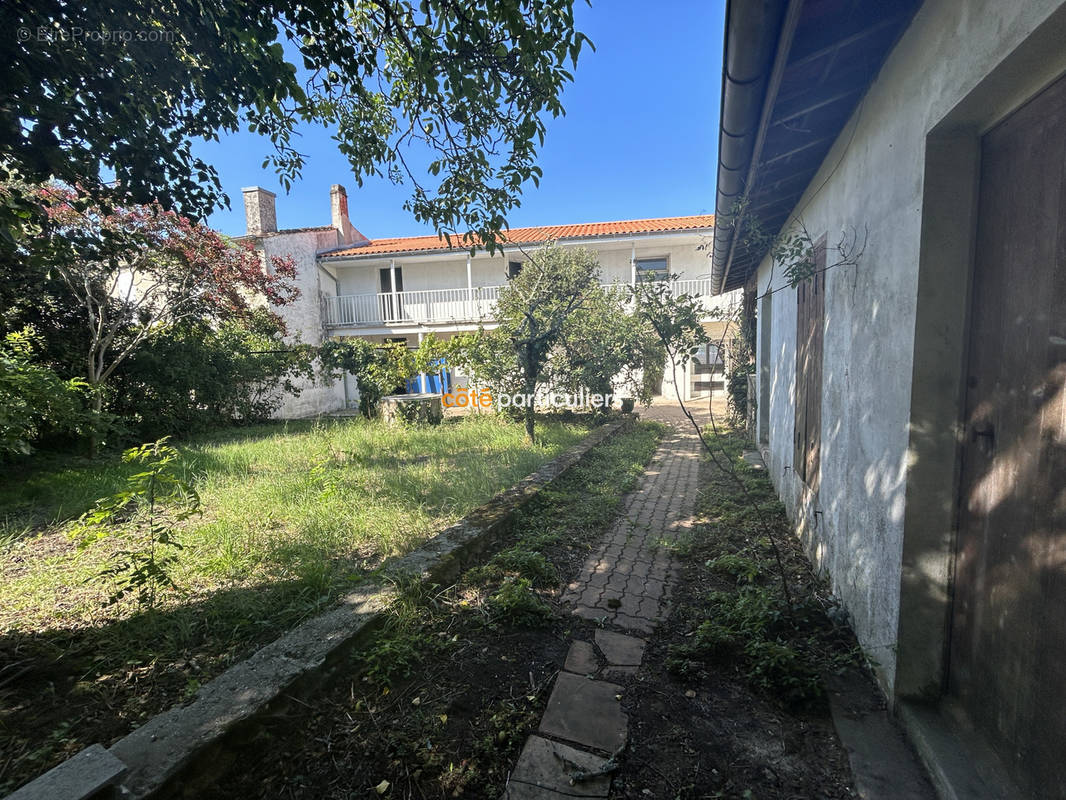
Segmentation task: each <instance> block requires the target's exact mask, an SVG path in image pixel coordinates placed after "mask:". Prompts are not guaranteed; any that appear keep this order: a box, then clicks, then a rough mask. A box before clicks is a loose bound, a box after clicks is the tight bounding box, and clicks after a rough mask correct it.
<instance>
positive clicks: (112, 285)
mask: <svg viewBox="0 0 1066 800" xmlns="http://www.w3.org/2000/svg"><path fill="white" fill-rule="evenodd" d="M40 194H41V197H42V203H43V204H44V206H45V207H46V208H47V210H48V214H49V216H50V218H51V219H52V221H53V227H52V228H51V236H50V237H49V238H48V240H47V243H48V245H49V253H50V256H51V258H50V261H51V263H52V265H53V266H52V269H53V271H54V272H55V273H56V274H57V275H58V276H59V277H60V279H61V280H62V282H63V284H64V285H65V286H66V288H67V290H68V291H69V292H70V293H71V295H72V296H73V297H75V298H76V299H77V301H78V304H79V305H80V306H81V310H82V313H83V321H84V323H85V328H84V336H85V338H84V340H83V351H82V353H83V357H84V366H85V379H86V381H87V383H88V384H89V387H90V390H91V404H92V411H93V414H94V415H95V416H96V418H97V421H99V417H100V413H101V411H102V408H103V400H104V397H103V390H104V388H105V386H106V384H107V381H108V379H109V378H110V377H111V375H112V374H113V373H114V372H115V370H116V369H117V368H118V367H119V366H120V365H121V364H122V363H123V362H124V361H125V360H126V359H128V358H129V357H130V355H131V354H132V353H134V352H135V351H136V350H137V348H139V347H140V346H141V345H142V344H143V343H144V342H145V341H146V340H147V339H148V338H149V337H150V336H152V335H153V334H154V333H155V332H157V331H159V330H161V329H165V328H167V327H170V326H175V325H179V324H181V323H182V322H185V321H188V320H200V321H206V322H209V323H213V324H222V323H224V322H226V321H229V320H242V319H243V320H246V319H250V318H251V317H252V316H253V315H254V314H255V313H256V309H261V308H262V307H263V303H264V302H265V303H266V305H267V306H268V307H269V306H280V305H284V304H286V303H288V302H291V301H292V300H294V299H295V298H296V297H297V296H298V292H297V290H296V288H295V286H294V285H293V283H292V279H293V278H294V277H295V274H296V268H295V265H294V263H293V261H292V259H291V258H278V257H274V258H272V259H271V261H270V264H269V265H267V266H265V265H264V264H263V262H262V260H261V258H260V256H259V254H258V253H256V252H255V250H254V249H253V248H252V247H251V245H248V244H238V243H235V242H233V241H231V240H228V239H226V238H225V237H223V236H222V235H221V234H219V233H217V232H215V231H213V230H211V229H210V228H208V227H206V226H203V225H199V224H196V223H194V222H192V221H190V220H189V219H188V218H186V217H181V216H179V215H177V214H175V213H174V212H171V211H165V210H164V209H163V208H162V206H160V205H159V204H158V203H152V204H149V205H145V206H134V207H132V208H124V209H119V210H117V211H113V212H110V213H107V212H104V211H101V210H99V209H96V208H94V207H88V208H87V209H85V210H82V208H83V207H84V206H83V204H81V203H79V202H77V195H76V194H75V193H73V192H69V191H65V190H61V189H58V188H55V187H43V188H42V189H41V192H40ZM87 242H88V243H93V242H106V243H107V244H106V245H105V246H104V247H101V248H97V247H92V246H87V247H85V248H84V249H82V248H81V247H80V245H81V244H83V243H87ZM105 254H106V255H105ZM267 313H270V314H273V312H272V311H269V308H268V310H267ZM275 316H276V315H275ZM277 322H278V324H280V323H281V320H280V318H277ZM94 439H95V437H94Z"/></svg>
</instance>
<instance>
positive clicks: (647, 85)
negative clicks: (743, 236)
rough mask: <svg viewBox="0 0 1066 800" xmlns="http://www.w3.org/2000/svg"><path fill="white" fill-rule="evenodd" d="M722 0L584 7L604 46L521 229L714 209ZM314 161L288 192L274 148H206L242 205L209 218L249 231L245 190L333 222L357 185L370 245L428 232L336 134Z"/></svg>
mask: <svg viewBox="0 0 1066 800" xmlns="http://www.w3.org/2000/svg"><path fill="white" fill-rule="evenodd" d="M724 5H725V3H724V0H594V3H593V6H592V7H588V6H586V5H585V3H584V2H582V0H578V3H577V5H576V8H575V13H576V15H577V19H578V28H579V29H580V30H582V31H584V32H585V33H586V34H587V35H588V36H589V37H590V38H591V39H592V41H593V43H594V44H595V45H596V52H592V51H591V50H587V49H586V50H585V51H584V52H583V53H582V55H581V58H580V60H579V62H578V68H577V70H576V72H575V75H574V83H572V84H570V85H569V86H568V87H567V89H566V91H565V93H564V96H563V105H564V106H565V107H566V111H567V113H566V116H565V117H560V118H559V119H555V120H549V122H548V131H547V137H546V141H545V144H544V147H543V148H541V150H540V155H539V164H540V166H541V168H542V169H543V170H544V177H543V179H542V180H541V184H540V188H537V187H535V186H533V185H532V184H528V185H527V186H526V187H525V193H524V195H523V199H522V205H521V207H520V208H518V209H516V210H515V211H513V212H512V213H511V214H510V215H509V219H508V222H509V223H510V225H511V227H522V226H527V225H552V224H562V223H570V222H597V221H603V220H616V219H636V218H642V217H668V216H679V215H684V214H709V213H712V212H713V211H714V171H715V170H714V167H715V159H716V157H717V140H718V106H719V94H720V91H721V64H722V28H723V19H724V13H725V12H724ZM302 134H303V135H302V137H301V139H300V140H299V142H298V143H297V147H298V148H299V149H300V150H301V152H304V153H306V154H307V155H308V158H307V163H306V165H305V167H304V171H303V176H302V178H301V179H300V180H299V181H298V182H297V183H296V184H295V185H294V186H293V188H292V190H291V191H290V192H289V193H288V194H286V192H285V190H284V189H282V188H281V186H280V185H279V184H278V181H277V180H276V178H275V176H274V174H273V172H272V171H271V170H269V169H266V170H264V169H262V161H263V157H264V155H266V154H267V153H268V152H269V149H270V144H269V142H268V141H266V140H263V139H260V138H258V137H256V136H254V135H253V134H249V133H240V134H235V135H232V136H228V137H224V138H223V139H222V140H221V141H220V142H218V143H215V142H209V143H203V144H200V145H199V146H198V147H197V148H196V151H197V154H198V155H200V156H201V157H203V158H205V160H207V161H208V162H209V163H211V164H213V165H214V166H215V167H216V169H218V171H219V175H220V176H221V179H222V186H223V189H224V190H225V191H226V193H227V194H228V195H229V196H230V202H231V205H232V207H231V208H230V209H229V210H221V211H217V212H216V213H215V214H213V215H212V216H211V218H210V219H209V223H210V224H211V226H212V227H214V228H216V229H218V230H221V231H222V232H223V233H227V234H231V235H237V234H240V233H243V232H244V211H243V208H242V206H241V193H240V190H241V188H242V187H244V186H253V185H259V186H264V187H266V188H268V189H270V190H272V191H274V192H276V193H277V195H278V199H277V204H278V207H277V210H278V225H279V227H283V228H295V227H304V226H310V225H325V224H328V223H329V187H330V185H331V184H334V183H340V184H343V185H344V186H346V187H347V189H348V205H349V212H350V216H351V219H352V223H353V224H354V225H355V226H356V227H357V228H358V229H359V230H360V231H362V232H363V233H364V234H365V235H366V236H369V237H370V238H380V237H387V236H406V235H415V234H419V233H430V232H431V229H430V228H429V227H428V226H425V225H420V224H419V223H418V222H416V221H415V219H414V217H412V216H411V215H410V214H409V213H408V212H407V211H404V209H403V203H404V200H406V199H407V197H408V195H409V192H410V187H409V186H404V185H401V186H394V185H392V184H391V183H390V182H389V181H388V180H384V179H382V180H372V181H367V182H366V183H365V184H364V185H363V187H362V188H359V187H357V186H356V185H355V180H354V178H353V177H352V174H351V171H350V169H349V166H348V161H347V159H346V158H345V157H344V156H342V155H341V154H340V153H338V152H337V149H336V144H335V142H334V141H333V139H332V138H331V136H330V133H329V131H327V130H325V129H323V128H307V129H304V130H303V131H302Z"/></svg>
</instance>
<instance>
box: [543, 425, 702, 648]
mask: <svg viewBox="0 0 1066 800" xmlns="http://www.w3.org/2000/svg"><path fill="white" fill-rule="evenodd" d="M665 410H666V409H663V408H662V407H659V408H657V407H655V406H653V407H652V408H651V409H649V412H650V413H649V414H648V415H647V416H650V417H652V418H653V419H654V418H663V417H666V419H667V420H669V421H670V422H671V423H672V425H671V430H670V431H669V432H668V433H667V434H666V435H665V436H664V437H663V440H662V442H661V443H660V444H659V449H658V450H657V451H656V453H655V455H654V457H653V458H652V460H651V463H650V464H649V465H648V468H647V470H646V471H645V473H644V477H643V479H642V480H641V482H640V486H639V487H638V488H637V490H636V491H635V492H633V493H632V494H630V495H628V496H627V497H626V499H625V501H624V502H625V505H624V507H623V510H622V513H621V514H620V515H619V517H618V519H617V520H616V521H615V523H614V525H613V526H612V527H611V529H610V531H608V533H607V536H606V538H605V539H604V540H603V542H601V544H600V546H599V548H598V549H597V550H596V551H594V552H593V553H592V555H590V556H589V558H588V560H587V561H586V562H585V565H584V566H583V567H582V569H581V571H580V572H579V573H578V574H577V576H576V577H575V578H574V580H573V581H572V582H571V583H570V585H569V586H567V591H566V592H565V594H564V595H563V602H566V603H571V604H572V605H573V607H574V613H575V614H578V615H580V616H582V617H585V618H586V619H592V620H603V621H604V622H606V623H609V624H611V625H617V626H618V627H620V628H625V629H627V630H631V631H637V632H639V633H651V631H652V630H653V629H654V628H655V625H656V623H658V622H659V621H660V620H662V618H663V616H664V614H665V611H666V601H667V593H668V591H669V587H670V583H671V582H672V581H673V579H674V563H673V559H672V558H671V554H670V545H672V544H673V543H674V542H675V541H676V540H677V537H678V535H679V534H681V533H682V532H683V531H684V530H685V529H687V528H689V527H690V526H691V524H692V510H693V507H694V506H695V501H696V491H697V490H698V488H699V486H698V482H697V476H698V472H699V448H700V444H699V440H698V438H697V437H696V434H695V432H694V431H692V429H691V426H690V427H689V428H688V430H686V429H685V428H682V427H681V424H682V423H681V422H680V421H677V420H676V419H670V417H668V416H667V415H666V414H665V413H663V412H664V411H665ZM656 412H659V413H656ZM684 424H685V425H687V424H688V423H687V421H686V422H685V423H684Z"/></svg>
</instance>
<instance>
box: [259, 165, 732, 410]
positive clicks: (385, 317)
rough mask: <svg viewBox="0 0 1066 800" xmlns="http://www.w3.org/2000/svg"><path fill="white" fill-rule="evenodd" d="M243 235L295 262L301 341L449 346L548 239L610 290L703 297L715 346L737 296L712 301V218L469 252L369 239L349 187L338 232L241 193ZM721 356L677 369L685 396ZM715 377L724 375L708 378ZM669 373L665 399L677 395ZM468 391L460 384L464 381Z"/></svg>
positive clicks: (294, 308) (488, 313)
mask: <svg viewBox="0 0 1066 800" xmlns="http://www.w3.org/2000/svg"><path fill="white" fill-rule="evenodd" d="M243 193H244V204H245V217H246V222H247V232H246V235H245V237H242V238H245V239H247V240H248V241H252V242H254V244H255V246H256V247H257V248H260V249H261V250H262V251H263V252H264V253H265V254H267V255H291V256H292V257H293V258H294V259H295V261H296V265H297V284H298V286H299V288H300V291H301V296H300V299H299V300H298V301H297V302H296V303H295V304H293V305H291V306H288V307H284V308H282V309H281V310H280V311H281V313H282V315H283V316H284V317H285V318H286V321H287V322H288V326H289V330H290V332H291V333H293V334H298V335H299V337H300V339H301V341H303V342H305V343H312V344H318V343H320V342H321V341H323V339H324V338H326V337H353V336H358V337H362V338H365V339H368V340H370V341H373V342H380V343H385V342H399V343H402V344H406V345H407V346H409V347H416V346H417V345H418V343H419V342H420V341H422V338H423V337H424V336H425V335H426V334H428V333H434V334H435V335H437V336H438V337H439V338H442V339H447V338H448V337H450V336H452V335H454V334H455V333H457V332H459V331H469V330H475V329H477V328H478V326H479V325H484V326H485V327H486V328H491V327H493V326H494V325H495V324H496V322H495V320H494V317H493V313H494V303H495V300H496V297H497V295H498V293H499V290H500V288H501V287H502V286H504V285H506V283H507V280H508V279H509V278H510V277H513V276H514V275H516V274H517V273H518V271H519V270H521V269H522V265H523V263H525V262H526V261H527V260H528V259H530V258H531V257H534V255H535V253H536V251H537V249H538V248H541V247H543V246H545V245H546V244H547V243H548V242H556V243H557V244H558V245H559V246H563V247H585V248H588V249H590V250H593V251H595V253H596V254H597V256H598V259H599V263H600V268H601V281H602V283H603V284H605V285H610V284H615V283H619V284H631V283H633V282H634V281H636V280H645V279H649V278H652V279H659V278H666V277H668V276H674V277H673V278H671V280H672V290H673V291H674V292H676V293H679V294H680V293H685V294H689V295H694V296H697V297H700V298H701V300H702V302H703V303H704V307H705V309H706V310H707V312H708V316H707V321H706V323H705V325H706V327H707V328H708V331H709V332H710V333H711V335H712V337H713V335H714V333H715V331H716V330H717V328H719V327H721V325H722V323H720V322H718V321H716V320H717V318H716V317H714V316H713V314H712V311H713V310H714V309H728V308H730V307H732V304H735V303H736V302H737V299H738V298H737V295H736V294H733V295H728V296H725V297H722V298H714V299H712V297H711V292H710V286H711V284H710V258H709V257H708V256H709V251H708V249H707V248H708V247H709V244H710V241H711V235H712V232H713V225H714V217H713V216H712V215H702V216H689V217H668V218H662V219H642V220H629V221H622V222H599V223H588V224H574V225H553V226H544V227H535V228H512V229H511V230H509V231H506V232H505V238H504V241H503V243H502V246H500V247H499V248H498V249H497V251H496V253H495V254H492V255H490V254H489V253H487V252H486V251H484V250H480V249H479V250H477V251H476V252H475V253H473V254H471V253H470V251H469V249H464V248H463V247H461V246H449V245H448V243H447V242H446V241H445V240H444V239H442V238H440V237H438V236H411V237H400V238H387V239H368V238H367V237H366V236H364V235H363V234H362V233H360V232H359V231H358V230H357V229H356V228H355V227H354V226H353V225H352V223H351V221H350V219H349V215H348V198H347V193H346V192H345V189H344V187H342V186H339V185H334V186H333V187H332V188H331V190H330V209H331V223H330V224H329V225H325V226H321V227H315V228H297V229H282V230H279V229H278V227H277V213H276V207H275V197H274V194H273V193H272V192H269V191H267V190H266V189H262V188H259V187H250V188H247V189H244V190H243ZM717 355H718V354H717V348H716V347H715V346H713V345H712V346H710V347H708V348H704V352H703V353H701V354H697V359H696V360H695V361H693V362H690V363H688V364H686V365H684V366H683V367H682V368H681V369H680V370H679V371H678V374H679V383H680V384H681V386H680V388H681V393H682V396H683V397H685V398H686V399H691V398H694V397H700V396H706V395H707V394H708V393H709V391H710V388H711V386H710V382H711V379H712V377H715V378H717V379H721V369H722V364H721V363H720V359H719V358H718V357H717ZM715 368H717V374H714V373H712V370H715ZM671 375H672V371H671V370H666V377H665V385H664V391H669V392H673V389H672V387H671V386H670V383H671ZM457 379H458V381H459V382H460V383H461V382H462V381H463V379H464V376H461V375H460V376H458V377H457ZM356 397H357V393H356V388H355V381H354V380H353V379H352V378H351V376H348V377H347V378H346V379H345V380H343V381H337V382H331V381H328V380H320V381H318V382H316V383H315V384H313V385H309V386H306V387H304V388H303V390H302V391H301V393H300V395H299V397H291V396H289V397H285V398H284V403H283V406H282V408H281V411H280V415H281V416H284V417H299V416H307V415H310V414H316V413H323V412H329V411H335V410H338V409H342V408H345V407H346V406H347V407H352V406H354V405H355V404H356Z"/></svg>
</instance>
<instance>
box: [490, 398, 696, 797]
mask: <svg viewBox="0 0 1066 800" xmlns="http://www.w3.org/2000/svg"><path fill="white" fill-rule="evenodd" d="M705 403H706V401H703V403H694V404H693V406H699V405H703V406H704V407H705ZM644 417H645V419H654V420H659V421H662V422H666V423H667V424H669V425H670V426H671V427H670V430H669V431H668V432H667V433H666V435H664V436H663V439H662V441H661V442H660V444H659V448H658V450H656V452H655V455H654V456H653V457H652V460H651V463H650V464H649V465H648V468H647V469H646V470H645V472H644V476H643V478H642V479H641V481H640V485H639V486H638V487H637V489H636V491H634V492H632V493H631V494H629V495H627V496H626V498H625V500H624V501H623V507H622V512H621V514H619V516H618V519H617V520H616V521H615V523H614V524H613V525H612V526H611V529H610V530H609V531H608V532H607V535H606V536H605V537H604V539H603V541H602V542H601V543H600V544H599V546H598V547H597V548H596V549H595V550H594V551H593V553H592V555H590V556H589V558H588V559H587V560H586V562H585V564H584V566H583V567H582V568H581V570H580V571H579V572H578V574H577V575H576V576H575V577H574V579H573V581H571V582H570V583H569V584H568V586H567V587H566V591H565V592H564V594H563V601H564V602H566V603H569V604H571V606H572V608H573V613H574V614H576V615H578V616H581V617H584V618H585V619H589V620H595V621H597V622H598V623H600V626H601V627H600V628H598V629H597V630H596V631H595V634H594V636H593V641H591V642H590V641H583V640H575V641H574V642H573V643H572V644H571V646H570V651H569V653H567V656H566V662H565V664H564V665H563V671H561V672H560V673H559V676H558V677H557V678H556V681H555V687H554V689H553V690H552V694H551V697H550V698H548V707H547V709H546V710H545V712H544V716H543V718H542V719H541V723H540V729H539V732H538V734H539V735H534V736H530V737H529V739H528V740H527V742H526V745H525V747H524V748H523V750H522V754H521V755H520V756H519V759H518V763H517V764H516V765H515V768H514V770H513V771H512V773H511V776H510V779H509V781H508V784H507V791H506V793H505V795H504V797H505V800H562V798H566V797H607V796H608V794H609V792H610V783H611V782H610V773H611V772H612V771H613V761H612V759H613V758H614V757H615V756H618V755H620V754H621V752H622V750H623V748H624V747H625V742H626V737H627V735H628V721H627V719H626V715H625V713H624V712H623V711H622V708H621V700H622V696H623V692H624V691H625V689H624V687H623V686H622V685H620V684H618V683H615V682H613V681H624V680H625V679H626V678H629V677H631V676H632V675H633V674H635V673H636V671H637V669H638V667H639V666H640V661H641V658H642V657H643V655H644V645H645V643H646V642H645V640H644V639H643V638H640V637H638V636H633V635H630V634H631V633H638V634H642V635H647V634H650V633H651V632H652V631H653V630H654V629H655V625H656V624H657V623H658V622H660V621H661V620H662V619H664V618H665V616H666V614H667V611H668V607H669V606H668V602H669V595H670V587H671V584H672V583H673V582H674V581H675V580H676V571H677V569H676V565H675V563H674V561H673V558H672V556H671V550H670V547H669V545H671V544H673V543H674V542H675V541H676V540H677V538H678V536H679V535H680V534H682V533H683V532H684V531H685V530H686V529H688V528H689V527H690V526H691V525H692V514H693V510H694V508H695V503H696V492H697V491H698V488H699V485H698V473H699V450H700V444H699V439H698V437H697V436H696V434H695V432H694V431H693V430H692V427H691V425H690V424H689V422H688V420H687V419H685V417H684V416H683V414H682V413H681V410H680V408H679V407H678V406H676V405H675V404H671V403H669V402H668V401H665V402H664V401H660V402H657V403H656V404H654V405H653V406H652V407H651V408H650V409H648V410H647V411H646V412H645V413H644ZM706 417H707V415H706V412H702V413H699V414H698V415H697V421H698V422H700V424H701V425H702V424H703V422H704V421H705V420H706ZM611 627H614V628H620V629H622V630H624V631H626V633H621V632H618V631H614V630H609V628H611ZM575 774H581V775H582V776H583V780H579V781H574V780H573V776H574V775H575Z"/></svg>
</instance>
